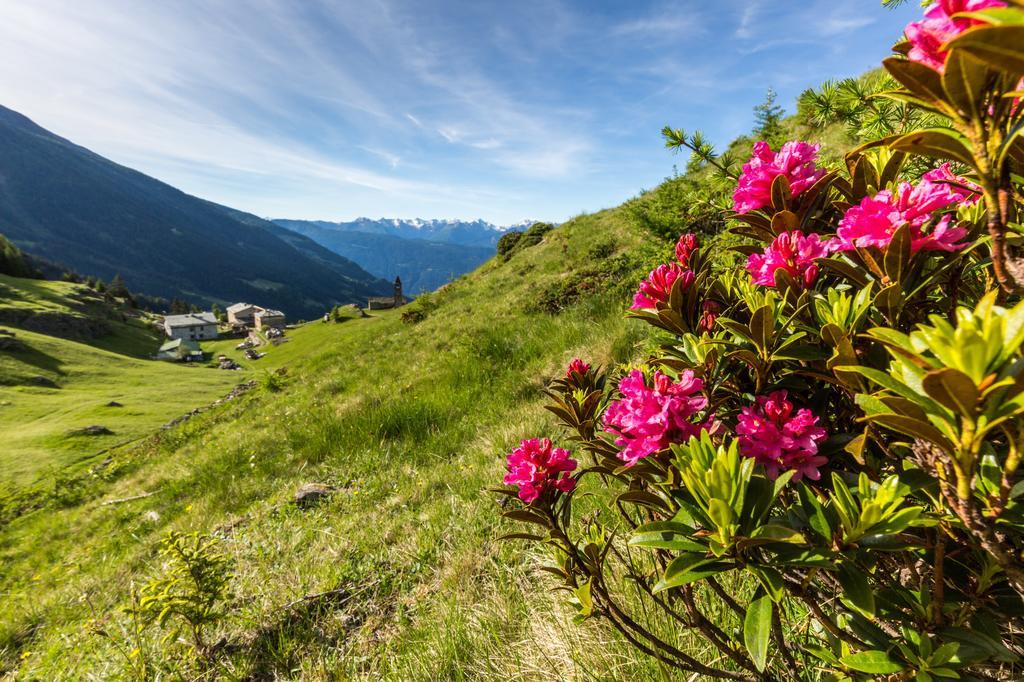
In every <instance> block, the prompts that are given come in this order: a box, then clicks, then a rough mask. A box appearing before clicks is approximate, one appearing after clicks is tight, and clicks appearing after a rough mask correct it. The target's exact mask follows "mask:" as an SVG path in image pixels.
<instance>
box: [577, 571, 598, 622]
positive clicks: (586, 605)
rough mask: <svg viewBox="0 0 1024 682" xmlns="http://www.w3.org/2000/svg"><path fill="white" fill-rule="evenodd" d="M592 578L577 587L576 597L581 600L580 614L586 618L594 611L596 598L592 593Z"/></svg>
mask: <svg viewBox="0 0 1024 682" xmlns="http://www.w3.org/2000/svg"><path fill="white" fill-rule="evenodd" d="M590 582H591V581H590V580H588V581H587V582H585V583H583V584H582V585H580V586H579V587H577V588H576V590H575V592H576V598H577V599H579V600H580V614H579V615H581V616H583V617H584V618H586V617H588V616H590V615H591V614H592V613H593V612H594V599H593V597H592V596H591V594H590Z"/></svg>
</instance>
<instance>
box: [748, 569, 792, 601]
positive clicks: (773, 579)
mask: <svg viewBox="0 0 1024 682" xmlns="http://www.w3.org/2000/svg"><path fill="white" fill-rule="evenodd" d="M747 568H748V569H749V570H750V572H751V573H753V574H754V577H756V578H757V580H758V582H760V583H761V586H762V587H763V588H764V590H765V592H767V593H768V596H769V597H771V598H772V601H774V602H776V603H777V602H780V601H782V598H783V597H785V596H786V589H785V586H784V584H783V582H782V574H781V573H779V572H778V571H777V570H775V569H774V568H772V567H771V566H761V565H758V564H747Z"/></svg>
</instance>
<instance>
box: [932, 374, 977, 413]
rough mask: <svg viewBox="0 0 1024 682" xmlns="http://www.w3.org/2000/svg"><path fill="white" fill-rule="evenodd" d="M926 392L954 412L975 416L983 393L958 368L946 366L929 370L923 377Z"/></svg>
mask: <svg viewBox="0 0 1024 682" xmlns="http://www.w3.org/2000/svg"><path fill="white" fill-rule="evenodd" d="M921 384H922V385H923V386H924V390H925V393H927V394H928V395H929V396H930V397H931V398H933V399H935V401H936V402H938V403H940V404H941V405H943V406H944V407H948V408H949V409H950V410H952V411H953V412H956V413H959V414H962V415H964V416H965V417H973V416H974V412H975V409H976V408H977V405H978V399H979V398H980V397H981V395H980V394H979V393H978V387H977V385H976V384H975V383H974V380H973V379H971V378H970V377H969V376H967V375H966V374H964V373H963V372H961V371H960V370H958V369H954V368H952V367H945V368H943V369H936V370H932V371H931V372H928V374H926V375H925V376H924V379H922V381H921Z"/></svg>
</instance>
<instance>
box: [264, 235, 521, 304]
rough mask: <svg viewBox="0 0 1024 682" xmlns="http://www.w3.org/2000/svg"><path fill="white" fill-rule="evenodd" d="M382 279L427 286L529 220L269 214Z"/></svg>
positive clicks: (413, 288) (419, 288)
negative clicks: (288, 217) (501, 221)
mask: <svg viewBox="0 0 1024 682" xmlns="http://www.w3.org/2000/svg"><path fill="white" fill-rule="evenodd" d="M273 222H275V223H277V224H278V225H280V226H281V227H283V228H285V229H287V230H291V231H292V232H296V233H298V234H300V235H303V236H305V237H308V238H310V239H312V240H313V241H315V242H316V243H318V244H320V245H321V246H323V247H325V248H327V249H329V250H331V251H333V252H334V253H336V254H338V255H340V256H344V257H345V258H349V259H351V260H353V261H355V262H356V263H358V264H359V265H360V266H361V267H363V268H365V269H366V270H367V271H368V272H370V273H372V274H374V275H376V276H378V277H383V278H384V279H388V280H392V279H394V278H395V277H396V276H400V277H401V278H402V282H403V283H404V284H405V286H406V291H408V292H410V293H413V294H418V293H421V292H424V291H432V290H434V289H436V288H437V287H439V286H441V285H443V284H445V283H446V282H449V281H451V280H452V279H453V278H455V277H458V276H459V275H461V274H463V273H465V272H469V271H470V270H473V269H474V268H476V267H477V266H479V265H480V264H481V263H483V262H484V261H486V260H487V259H488V258H491V257H492V256H494V247H495V245H496V244H497V243H498V240H499V239H501V236H502V235H503V234H505V233H506V232H508V231H509V230H525V229H526V228H528V227H530V226H531V225H533V223H534V222H536V221H533V220H523V221H521V222H519V223H516V224H514V225H504V226H498V225H494V224H492V223H489V222H487V221H484V220H423V219H421V218H412V219H409V220H404V219H399V218H380V219H377V220H374V219H372V218H356V219H355V220H350V221H347V222H329V221H325V220H275V221H273Z"/></svg>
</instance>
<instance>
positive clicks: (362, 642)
mask: <svg viewBox="0 0 1024 682" xmlns="http://www.w3.org/2000/svg"><path fill="white" fill-rule="evenodd" d="M668 249H669V245H668V244H663V243H660V242H658V241H656V240H654V241H652V240H651V239H650V238H649V237H646V236H645V235H643V234H641V233H639V232H638V231H637V230H636V229H635V228H634V227H632V226H631V224H630V223H629V221H628V220H627V219H626V216H625V215H624V212H623V211H622V210H621V209H619V210H611V211H605V212H602V213H598V214H594V215H587V216H581V217H579V218H577V219H575V220H573V221H571V222H569V223H567V224H566V225H563V226H562V227H561V228H560V229H558V230H556V231H555V232H552V233H550V234H549V235H547V237H546V238H545V240H544V241H543V242H542V243H541V244H539V245H537V246H532V247H530V248H528V249H524V250H523V251H521V252H520V253H517V254H515V255H513V256H512V257H511V259H510V260H508V262H503V261H502V259H500V258H499V259H495V260H493V261H491V262H490V263H488V264H486V265H485V266H483V267H482V268H481V269H480V270H478V271H477V272H476V273H473V274H472V275H469V276H466V277H464V278H462V279H460V280H458V281H456V282H454V283H453V284H451V285H449V286H448V287H446V288H445V289H444V290H442V291H441V292H438V293H436V294H432V295H430V296H426V297H423V298H421V299H420V300H419V301H417V302H416V303H414V304H412V306H410V307H409V308H406V309H405V310H398V311H389V312H384V313H379V314H377V313H375V314H374V316H373V317H371V318H368V319H355V320H349V321H346V322H343V323H340V324H336V323H330V324H323V323H319V322H317V323H311V324H308V325H305V326H303V327H301V328H298V329H296V330H293V331H292V332H290V336H291V337H292V339H293V340H292V341H290V342H288V343H286V344H283V345H282V346H280V347H278V348H274V349H271V350H270V351H269V353H268V355H267V357H265V358H263V359H261V360H259V361H257V362H256V363H250V364H251V365H252V366H253V367H252V368H250V369H248V370H247V372H245V373H246V374H249V375H252V376H254V377H257V378H259V377H260V376H263V373H264V372H266V373H268V374H269V372H270V371H271V370H273V371H278V370H282V371H283V374H281V375H276V376H279V377H280V380H278V381H273V382H269V381H262V382H259V383H260V386H259V387H258V388H257V389H256V390H254V391H252V392H250V393H247V394H246V395H244V396H242V397H241V398H239V399H237V400H233V401H230V402H228V403H225V404H224V405H222V406H220V407H218V408H216V409H214V410H211V411H209V412H205V413H203V414H201V415H199V416H197V417H195V418H193V419H190V420H188V421H186V422H184V423H183V424H181V425H179V426H178V427H176V428H174V429H172V430H169V431H166V432H162V433H159V434H157V435H155V436H153V437H150V438H148V439H144V440H142V441H139V442H137V443H135V444H132V445H130V446H127V447H124V448H116V449H114V450H112V451H111V452H110V453H109V454H108V455H107V456H109V457H111V458H112V459H113V462H114V465H113V466H114V468H115V470H116V472H117V473H116V475H113V476H110V477H109V478H107V479H102V480H97V481H95V482H92V483H90V487H89V488H88V495H87V496H86V497H85V499H82V500H81V501H80V502H78V503H76V504H73V505H65V506H61V505H51V506H48V507H47V508H45V509H41V510H37V511H34V512H32V513H29V514H26V515H23V516H21V517H20V518H17V519H16V520H14V521H13V522H11V523H10V524H9V525H8V526H7V527H6V528H4V529H3V530H2V531H0V567H2V575H3V576H4V577H3V586H2V589H3V592H4V596H5V602H6V605H7V608H6V609H5V610H4V613H3V614H2V615H0V666H2V668H0V669H3V670H7V671H9V672H10V673H11V674H12V675H14V676H15V678H16V679H88V678H92V679H121V678H126V679H130V678H132V677H133V676H135V675H136V673H135V672H133V671H136V670H137V668H133V667H132V665H130V664H129V663H128V661H127V659H126V658H125V657H124V656H123V655H122V654H124V653H126V652H127V653H130V654H131V657H133V658H132V660H135V661H138V660H145V662H146V665H147V666H148V667H147V669H148V670H150V671H151V672H152V673H154V674H159V673H161V671H162V673H163V674H167V673H170V672H171V671H173V672H174V673H175V674H177V675H180V676H183V677H186V678H224V679H274V678H300V677H301V678H304V679H351V678H365V679H380V678H387V679H479V678H494V677H506V678H512V679H529V678H536V679H541V678H548V679H549V678H552V677H557V678H564V677H573V676H577V677H578V676H589V675H593V676H595V677H599V678H612V679H615V678H618V679H660V672H659V670H658V667H657V665H656V664H654V663H652V661H651V660H650V659H647V658H645V657H643V656H642V655H640V654H636V653H633V652H630V651H629V650H628V649H626V648H624V647H621V646H610V645H608V643H609V642H615V641H617V636H616V635H614V634H613V633H611V632H610V631H608V630H606V629H604V628H603V627H601V626H600V625H598V624H596V623H595V624H586V625H585V626H583V627H578V626H575V625H573V624H572V623H571V613H570V612H569V611H567V610H566V608H565V607H564V606H559V605H558V597H557V595H553V594H551V593H550V592H549V588H550V587H551V584H550V583H549V582H548V581H547V580H546V579H545V578H544V577H543V576H544V575H545V574H544V573H543V572H542V571H540V570H539V568H538V566H539V563H540V562H541V560H542V558H541V557H536V556H532V555H531V556H529V557H528V558H527V559H525V560H524V559H523V558H522V557H520V556H518V555H517V553H516V548H515V547H513V546H512V545H511V544H510V543H507V542H500V541H498V537H499V536H500V535H502V533H504V532H508V531H510V530H513V529H512V528H510V527H509V525H510V524H507V523H506V522H503V521H502V520H500V518H499V517H498V516H497V514H495V513H494V511H495V504H496V499H495V497H494V496H492V495H490V494H488V493H487V492H486V490H487V488H488V487H489V486H492V485H495V484H498V483H500V479H501V476H502V472H503V469H504V467H503V455H504V453H505V452H507V451H508V450H509V449H510V448H511V447H512V446H513V445H514V444H515V443H516V442H518V440H520V439H521V438H524V437H529V436H533V435H537V434H541V433H545V432H546V431H547V430H549V429H550V428H551V426H552V424H553V420H552V418H551V416H550V415H549V414H548V413H547V412H546V411H545V410H543V407H542V404H543V397H542V395H541V389H542V388H543V382H542V381H540V380H538V379H537V377H543V376H555V375H557V374H559V373H560V372H563V371H564V369H563V368H564V366H565V364H566V363H567V362H568V360H569V359H571V358H572V357H573V356H574V355H575V354H581V353H585V354H586V355H587V356H588V357H589V358H590V359H592V360H593V361H595V362H597V363H602V364H617V363H624V362H628V361H630V360H631V359H633V358H634V357H637V356H638V355H640V354H642V353H643V352H644V351H645V349H647V348H649V346H650V344H651V343H653V339H652V338H651V336H650V335H649V333H648V332H647V331H646V329H645V328H644V327H643V326H642V325H640V324H638V323H636V322H634V321H630V320H627V319H625V318H624V316H623V313H622V309H623V303H624V301H625V300H626V296H627V291H628V289H629V288H630V285H631V283H632V282H633V281H635V280H636V279H637V278H639V277H641V276H642V274H643V273H644V272H646V269H648V268H647V266H648V265H649V263H650V262H652V261H654V260H655V259H657V258H659V257H663V256H664V254H665V252H666V251H667V250H668ZM410 310H414V311H419V313H420V315H419V316H418V317H420V318H422V319H421V321H420V322H418V323H416V324H405V323H403V322H402V320H401V315H402V313H403V312H408V311H410ZM218 344H220V346H219V347H215V348H214V350H215V351H219V350H227V349H228V346H229V344H228V343H227V342H226V341H222V342H218ZM230 353H231V352H230V351H228V354H230ZM188 371H197V372H202V371H206V370H203V369H194V370H188ZM214 374H217V373H216V372H214ZM224 374H235V373H227V372H225V373H224ZM306 482H319V483H324V484H329V485H332V486H334V487H335V488H336V492H335V493H334V495H332V496H331V497H330V499H329V500H328V501H327V502H326V503H324V504H322V505H320V506H318V507H316V508H313V509H299V508H298V507H296V506H295V505H294V504H293V503H292V501H291V498H292V495H293V493H294V492H295V490H296V488H297V487H298V486H300V485H301V484H303V483H306ZM142 494H146V495H147V496H146V497H141V498H138V499H134V500H132V499H130V498H134V497H135V496H138V495H142ZM116 500H129V501H125V502H118V503H116V504H109V502H111V501H116ZM172 529H176V530H183V531H189V530H195V531H200V532H204V533H212V534H214V536H215V537H217V538H219V540H220V546H221V550H222V551H223V552H224V553H225V554H226V556H228V557H229V558H230V561H231V565H232V579H231V583H230V586H231V591H232V595H233V596H232V600H231V603H230V609H229V613H228V615H227V616H226V617H225V618H224V619H223V621H222V622H221V623H220V624H219V625H218V627H217V628H216V637H215V639H220V641H221V646H220V648H219V649H218V655H217V656H216V657H215V660H214V661H212V662H209V661H207V662H203V663H199V662H198V661H192V662H191V663H184V662H183V661H184V659H183V658H182V656H181V651H180V650H178V649H176V647H175V645H174V643H173V642H172V643H169V644H168V643H164V644H160V639H161V632H160V631H159V629H158V628H153V629H149V630H146V631H145V632H143V633H141V634H136V632H135V630H134V628H133V625H132V621H131V619H130V618H128V617H127V616H126V615H125V614H124V612H123V609H124V607H125V606H127V605H128V604H130V603H131V599H132V593H133V589H137V586H138V585H139V584H140V583H142V582H144V581H145V580H146V579H147V577H149V576H152V575H153V574H154V573H155V572H158V571H159V566H158V561H157V560H156V558H155V547H156V544H157V542H158V541H159V539H160V538H161V537H162V536H163V535H164V534H165V533H166V532H167V531H168V530H172ZM133 586H135V587H134V588H133ZM324 593H328V594H330V595H333V597H331V598H323V599H321V598H318V597H316V596H315V595H321V594H324ZM311 595H312V596H313V597H312V598H310V599H303V598H304V597H309V596H311ZM339 595H341V596H340V597H339ZM190 666H191V667H190Z"/></svg>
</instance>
